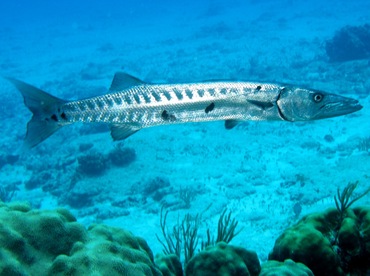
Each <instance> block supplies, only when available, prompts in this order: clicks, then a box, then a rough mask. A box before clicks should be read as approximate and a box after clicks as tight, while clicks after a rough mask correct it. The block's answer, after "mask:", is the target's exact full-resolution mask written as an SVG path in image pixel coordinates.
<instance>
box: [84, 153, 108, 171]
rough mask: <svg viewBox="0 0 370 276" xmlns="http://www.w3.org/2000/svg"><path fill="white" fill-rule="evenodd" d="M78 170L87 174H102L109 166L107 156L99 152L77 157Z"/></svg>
mask: <svg viewBox="0 0 370 276" xmlns="http://www.w3.org/2000/svg"><path fill="white" fill-rule="evenodd" d="M77 161H78V168H77V171H78V172H80V173H82V174H84V175H87V176H99V175H102V174H103V173H104V172H105V170H106V169H107V168H108V162H107V158H106V157H105V156H104V155H103V154H101V153H98V152H92V153H88V154H86V155H82V156H79V157H77Z"/></svg>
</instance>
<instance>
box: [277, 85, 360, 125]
mask: <svg viewBox="0 0 370 276" xmlns="http://www.w3.org/2000/svg"><path fill="white" fill-rule="evenodd" d="M277 106H278V108H279V113H280V116H281V117H282V118H283V119H284V120H286V121H311V120H319V119H325V118H331V117H337V116H342V115H346V114H350V113H353V112H356V111H358V110H360V109H361V108H362V106H361V105H360V104H359V102H358V101H357V100H355V99H351V98H347V97H343V96H339V95H335V94H330V93H326V92H322V91H319V90H311V89H304V88H294V87H293V88H289V87H284V88H281V90H280V94H279V98H278V99H277Z"/></svg>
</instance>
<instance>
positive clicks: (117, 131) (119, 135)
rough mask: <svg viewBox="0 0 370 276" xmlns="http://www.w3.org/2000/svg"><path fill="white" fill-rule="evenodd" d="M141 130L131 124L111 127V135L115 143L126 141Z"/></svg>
mask: <svg viewBox="0 0 370 276" xmlns="http://www.w3.org/2000/svg"><path fill="white" fill-rule="evenodd" d="M139 130H140V128H139V127H137V126H133V125H130V124H113V125H110V134H111V136H112V138H113V140H114V141H119V140H124V139H126V138H127V137H129V136H131V135H132V134H134V133H135V132H138V131H139Z"/></svg>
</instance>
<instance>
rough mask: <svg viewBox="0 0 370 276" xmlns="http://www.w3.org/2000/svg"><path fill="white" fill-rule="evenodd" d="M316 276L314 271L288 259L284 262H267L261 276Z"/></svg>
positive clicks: (263, 266) (263, 265)
mask: <svg viewBox="0 0 370 276" xmlns="http://www.w3.org/2000/svg"><path fill="white" fill-rule="evenodd" d="M275 275H279V276H314V275H313V273H312V271H311V270H310V269H309V268H308V267H307V266H305V265H304V264H301V263H296V262H293V261H292V260H290V259H288V260H285V261H284V262H283V263H282V262H277V261H267V262H265V263H263V264H262V270H261V273H260V275H259V276H275Z"/></svg>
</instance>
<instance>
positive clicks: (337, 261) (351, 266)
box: [269, 207, 370, 275]
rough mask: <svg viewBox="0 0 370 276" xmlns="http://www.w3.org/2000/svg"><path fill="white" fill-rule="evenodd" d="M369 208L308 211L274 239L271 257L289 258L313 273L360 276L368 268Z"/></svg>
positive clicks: (369, 241) (274, 258)
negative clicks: (311, 212) (308, 213)
mask: <svg viewBox="0 0 370 276" xmlns="http://www.w3.org/2000/svg"><path fill="white" fill-rule="evenodd" d="M369 258H370V208H368V207H362V208H354V209H346V210H345V212H344V213H341V212H339V210H338V209H333V208H331V209H328V210H326V211H325V212H323V213H317V214H311V215H308V216H306V217H304V218H302V220H301V221H299V222H298V223H297V224H296V225H294V226H292V227H290V228H288V229H287V230H285V232H284V233H283V234H282V235H281V236H280V237H279V238H278V239H277V241H276V243H275V246H274V248H273V251H272V252H271V253H270V255H269V259H270V260H277V261H284V260H286V259H292V260H293V261H295V262H301V263H304V264H305V265H307V266H308V267H309V268H310V269H311V270H312V271H313V273H314V274H315V275H347V274H348V273H351V274H353V275H355V274H356V273H357V274H356V275H361V273H362V274H363V273H365V272H366V271H367V270H369V269H370V263H369V262H368V260H369Z"/></svg>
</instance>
